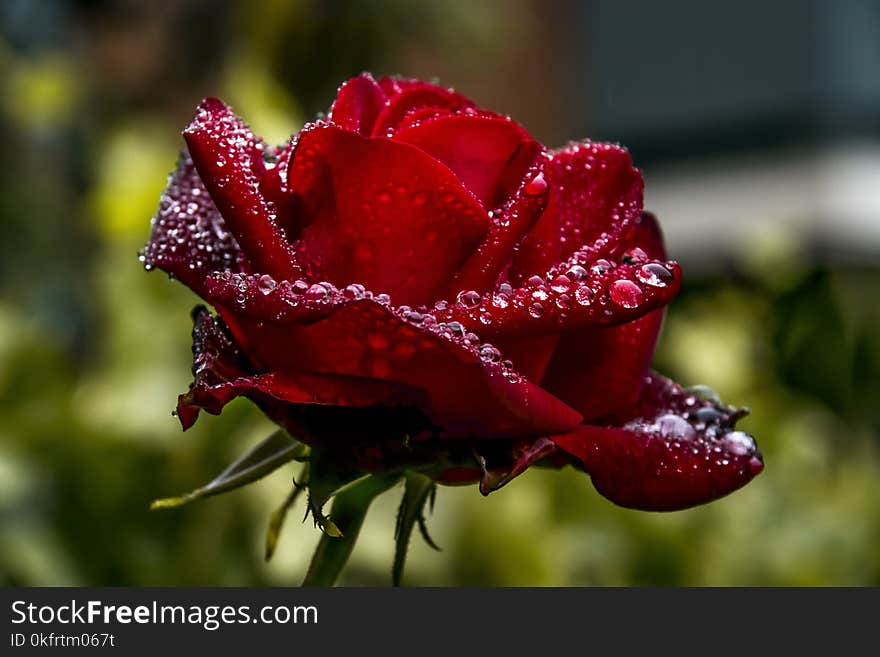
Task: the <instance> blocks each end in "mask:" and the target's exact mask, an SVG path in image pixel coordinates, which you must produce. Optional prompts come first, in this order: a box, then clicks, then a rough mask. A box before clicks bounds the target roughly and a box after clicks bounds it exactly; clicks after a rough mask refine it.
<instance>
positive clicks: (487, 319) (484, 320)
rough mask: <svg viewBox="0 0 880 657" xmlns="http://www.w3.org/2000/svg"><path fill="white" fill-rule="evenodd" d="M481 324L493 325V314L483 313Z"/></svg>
mask: <svg viewBox="0 0 880 657" xmlns="http://www.w3.org/2000/svg"><path fill="white" fill-rule="evenodd" d="M480 323H481V324H485V325H486V326H488V325H489V324H491V323H492V313H488V312H485V311H484V312H481V313H480Z"/></svg>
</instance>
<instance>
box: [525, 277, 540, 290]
mask: <svg viewBox="0 0 880 657" xmlns="http://www.w3.org/2000/svg"><path fill="white" fill-rule="evenodd" d="M526 284H527V285H531V286H532V287H538V286H539V285H543V284H544V279H543V278H541V277H540V276H538V275H535V276H530V277H529V280H527V281H526Z"/></svg>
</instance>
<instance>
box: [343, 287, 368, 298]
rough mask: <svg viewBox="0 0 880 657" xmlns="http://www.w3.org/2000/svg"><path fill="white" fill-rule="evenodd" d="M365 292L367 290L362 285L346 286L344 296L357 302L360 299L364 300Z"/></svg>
mask: <svg viewBox="0 0 880 657" xmlns="http://www.w3.org/2000/svg"><path fill="white" fill-rule="evenodd" d="M364 292H366V289H365V288H364V286H363V285H361V284H360V283H352V284H351V285H346V286H345V289H343V290H342V295H343V296H344V297H345V298H346V299H349V300H351V301H357V300H359V299H363V298H364Z"/></svg>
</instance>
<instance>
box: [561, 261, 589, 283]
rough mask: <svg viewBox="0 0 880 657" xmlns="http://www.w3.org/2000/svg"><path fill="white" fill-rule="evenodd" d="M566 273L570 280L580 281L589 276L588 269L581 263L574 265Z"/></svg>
mask: <svg viewBox="0 0 880 657" xmlns="http://www.w3.org/2000/svg"><path fill="white" fill-rule="evenodd" d="M565 274H566V275H567V276H568V278H569V280H572V281H575V282H578V281H582V280H584V279H585V278H586V277H587V270H586V269H584V268H583V267H581V266H580V265H574V266H572V267H571V268H570V269H569V270H568V271H567V272H565Z"/></svg>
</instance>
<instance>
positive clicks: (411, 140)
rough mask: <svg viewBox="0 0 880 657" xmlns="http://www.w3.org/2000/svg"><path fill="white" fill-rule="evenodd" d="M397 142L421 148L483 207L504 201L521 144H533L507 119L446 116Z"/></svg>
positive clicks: (397, 138) (404, 131) (400, 132)
mask: <svg viewBox="0 0 880 657" xmlns="http://www.w3.org/2000/svg"><path fill="white" fill-rule="evenodd" d="M394 140H395V141H401V142H405V143H408V144H412V145H414V146H418V147H419V148H421V149H422V150H423V151H425V152H426V153H428V155H430V156H431V157H434V158H436V159H438V160H440V161H441V162H442V163H443V164H445V165H446V166H448V167H449V168H450V169H452V171H453V172H454V173H455V175H456V176H458V179H459V180H461V182H462V184H464V186H465V187H467V188H468V189H469V190H471V192H473V194H474V196H476V197H477V198H478V199H479V200H480V202H481V203H482V204H483V207H485V208H487V209H490V208H493V207H495V205H497V204H498V203H499V202H501V201H502V198H501V195H500V194H501V180H502V177H503V175H504V173H505V171H506V169H507V166H508V163H509V162H510V161H511V159H512V158H513V156H514V154H515V153H517V151H519V149H520V148H521V146H522V144H523V143H524V142H527V141H532V139H531V137H530V136H529V134H528V133H527V132H526V131H525V130H523V128H522V127H520V126H519V125H517V124H516V123H514V122H513V121H511V120H510V119H507V118H504V117H500V116H498V117H487V116H479V115H477V116H473V115H472V116H468V115H456V116H446V117H442V118H439V119H435V120H433V121H430V120H429V121H424V122H422V123H420V124H418V125H414V126H412V127H407V128H403V129H401V130H398V131H397V132H395V133H394Z"/></svg>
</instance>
